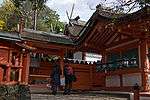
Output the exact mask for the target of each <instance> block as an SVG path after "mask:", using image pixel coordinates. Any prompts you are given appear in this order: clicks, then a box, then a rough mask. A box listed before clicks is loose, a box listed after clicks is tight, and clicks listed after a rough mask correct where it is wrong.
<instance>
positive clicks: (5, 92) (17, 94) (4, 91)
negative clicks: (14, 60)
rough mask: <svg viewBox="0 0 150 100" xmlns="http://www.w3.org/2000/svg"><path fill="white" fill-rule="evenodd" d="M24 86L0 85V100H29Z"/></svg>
mask: <svg viewBox="0 0 150 100" xmlns="http://www.w3.org/2000/svg"><path fill="white" fill-rule="evenodd" d="M30 96H31V95H30V90H29V87H28V86H26V85H0V100H31V97H30Z"/></svg>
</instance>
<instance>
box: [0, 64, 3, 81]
mask: <svg viewBox="0 0 150 100" xmlns="http://www.w3.org/2000/svg"><path fill="white" fill-rule="evenodd" d="M2 81H3V69H2V67H0V82H2Z"/></svg>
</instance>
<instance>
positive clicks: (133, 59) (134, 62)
mask: <svg viewBox="0 0 150 100" xmlns="http://www.w3.org/2000/svg"><path fill="white" fill-rule="evenodd" d="M130 64H131V66H137V60H136V58H135V57H133V58H131V60H130Z"/></svg>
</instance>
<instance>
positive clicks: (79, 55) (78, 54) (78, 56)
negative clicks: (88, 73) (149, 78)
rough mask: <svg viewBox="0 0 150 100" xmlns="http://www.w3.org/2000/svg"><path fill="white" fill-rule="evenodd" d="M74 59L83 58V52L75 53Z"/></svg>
mask: <svg viewBox="0 0 150 100" xmlns="http://www.w3.org/2000/svg"><path fill="white" fill-rule="evenodd" d="M73 57H74V59H78V60H82V52H76V53H74V54H73Z"/></svg>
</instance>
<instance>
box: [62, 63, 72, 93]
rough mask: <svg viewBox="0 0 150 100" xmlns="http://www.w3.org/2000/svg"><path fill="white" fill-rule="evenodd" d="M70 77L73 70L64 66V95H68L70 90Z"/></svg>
mask: <svg viewBox="0 0 150 100" xmlns="http://www.w3.org/2000/svg"><path fill="white" fill-rule="evenodd" d="M72 75H73V69H72V67H70V66H69V65H65V67H64V77H65V89H64V94H70V92H71V88H72V82H73V80H72Z"/></svg>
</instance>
